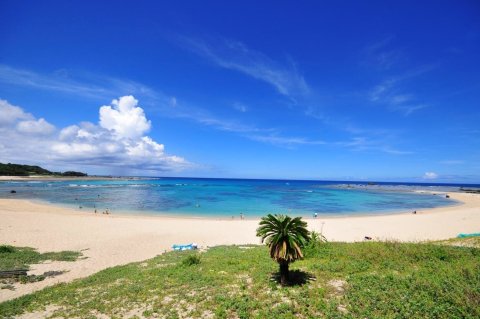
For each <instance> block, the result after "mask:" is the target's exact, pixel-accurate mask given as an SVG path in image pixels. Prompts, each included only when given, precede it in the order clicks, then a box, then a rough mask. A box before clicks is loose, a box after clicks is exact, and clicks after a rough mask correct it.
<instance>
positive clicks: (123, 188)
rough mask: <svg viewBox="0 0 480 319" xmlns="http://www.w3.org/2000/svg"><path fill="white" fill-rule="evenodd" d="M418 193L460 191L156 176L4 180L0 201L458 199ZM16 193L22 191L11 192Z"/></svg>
mask: <svg viewBox="0 0 480 319" xmlns="http://www.w3.org/2000/svg"><path fill="white" fill-rule="evenodd" d="M416 189H432V190H437V189H441V190H455V189H458V187H455V186H449V187H447V186H438V185H437V186H435V185H419V184H409V185H405V184H404V185H399V184H394V183H390V184H389V183H381V184H380V185H375V186H367V185H366V184H359V183H355V186H354V187H352V188H349V187H348V186H347V185H346V183H345V182H326V181H295V180H238V179H202V178H152V179H112V180H102V181H99V180H77V181H55V182H54V181H29V182H24V181H5V182H0V197H2V198H21V199H33V200H41V201H46V202H50V203H54V204H61V205H66V206H71V207H74V208H77V209H80V207H82V208H81V209H82V210H83V211H87V212H93V211H94V209H97V210H98V211H99V212H101V211H103V210H105V209H107V208H108V209H109V211H111V212H112V213H127V212H128V213H129V214H164V215H184V216H198V217H221V218H230V217H231V216H235V217H236V218H238V216H239V215H240V213H243V214H244V216H245V217H246V218H249V217H260V216H263V215H265V214H267V213H287V214H290V215H296V216H304V217H311V216H312V215H313V214H314V213H315V212H316V213H318V215H319V216H324V215H329V216H331V215H335V216H342V215H355V214H384V213H394V212H400V211H413V210H419V209H425V208H432V207H438V206H445V205H454V204H456V202H455V201H453V200H450V199H447V198H445V197H444V196H439V195H436V196H435V195H432V194H420V193H416V192H413V190H416ZM11 190H15V191H16V193H13V194H12V193H10V191H11Z"/></svg>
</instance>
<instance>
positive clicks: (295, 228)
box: [257, 214, 310, 286]
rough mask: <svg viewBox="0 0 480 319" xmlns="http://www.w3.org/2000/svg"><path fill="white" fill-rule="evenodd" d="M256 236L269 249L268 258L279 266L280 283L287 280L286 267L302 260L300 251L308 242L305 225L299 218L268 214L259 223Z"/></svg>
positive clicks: (285, 282) (284, 283)
mask: <svg viewBox="0 0 480 319" xmlns="http://www.w3.org/2000/svg"><path fill="white" fill-rule="evenodd" d="M257 236H258V237H261V238H262V243H263V242H265V243H266V244H267V246H268V247H269V248H270V257H272V259H273V260H275V261H276V262H277V263H278V264H279V265H280V283H281V284H282V286H285V285H286V284H287V282H288V280H289V278H288V266H289V264H290V263H292V262H294V261H295V260H297V259H301V258H303V254H302V249H301V247H303V246H304V245H305V244H306V243H307V242H308V240H309V238H310V237H309V232H308V230H307V223H306V222H304V221H303V220H302V218H301V217H295V218H291V217H290V216H287V215H272V214H268V215H267V216H266V217H263V218H262V220H261V221H260V227H258V228H257Z"/></svg>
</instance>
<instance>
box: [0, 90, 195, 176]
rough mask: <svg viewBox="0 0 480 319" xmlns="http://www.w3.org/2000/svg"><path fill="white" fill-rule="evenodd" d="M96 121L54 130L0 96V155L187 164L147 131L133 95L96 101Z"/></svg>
mask: <svg viewBox="0 0 480 319" xmlns="http://www.w3.org/2000/svg"><path fill="white" fill-rule="evenodd" d="M99 116H100V119H99V123H98V124H94V123H91V122H81V123H78V124H75V125H70V126H67V127H64V128H62V129H59V130H57V129H56V128H55V127H54V126H53V125H52V124H50V123H48V122H47V121H46V120H45V119H43V118H40V119H36V118H35V117H34V116H33V115H31V114H29V113H26V112H25V111H23V109H22V108H20V107H18V106H14V105H11V104H10V103H8V102H7V101H5V100H0V149H2V153H3V154H2V156H0V161H22V160H23V161H28V162H30V161H32V160H36V161H37V162H44V161H45V162H55V163H66V164H82V165H95V166H103V167H105V166H108V167H124V168H130V169H136V170H157V171H172V170H173V171H178V170H181V169H184V168H186V167H188V166H190V163H189V162H187V161H186V160H185V159H184V158H182V157H178V156H172V155H167V154H166V153H165V147H164V145H163V144H159V143H157V142H156V141H154V140H153V139H152V138H151V137H149V136H146V135H145V134H146V133H147V132H148V131H149V130H150V128H151V122H150V121H149V120H148V119H147V118H146V116H145V113H144V111H143V109H142V108H141V107H139V106H138V101H137V100H136V99H135V98H134V97H133V96H123V97H121V98H119V99H118V100H117V99H116V100H113V101H112V103H111V105H104V106H102V107H100V111H99Z"/></svg>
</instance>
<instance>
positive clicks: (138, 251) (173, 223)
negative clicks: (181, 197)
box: [0, 193, 480, 302]
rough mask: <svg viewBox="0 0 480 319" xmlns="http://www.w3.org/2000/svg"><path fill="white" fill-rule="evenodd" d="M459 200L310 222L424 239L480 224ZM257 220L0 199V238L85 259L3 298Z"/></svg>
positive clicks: (211, 241) (344, 234) (240, 230)
mask: <svg viewBox="0 0 480 319" xmlns="http://www.w3.org/2000/svg"><path fill="white" fill-rule="evenodd" d="M450 196H451V198H452V199H455V200H458V201H460V202H462V204H460V205H456V206H450V207H442V208H435V209H429V210H419V211H417V214H415V215H414V214H412V213H410V212H409V213H403V214H396V215H382V216H360V217H339V218H317V219H313V218H312V219H308V220H307V221H308V225H309V228H310V229H311V230H316V231H320V230H321V229H323V234H324V235H325V236H326V238H327V239H328V240H330V241H349V242H351V241H361V240H364V237H365V236H370V237H372V238H373V239H376V240H386V239H388V240H400V241H424V240H438V239H447V238H452V237H455V236H456V235H457V234H459V233H473V232H480V194H466V193H450ZM257 226H258V220H253V219H249V220H239V219H238V218H237V219H235V220H216V219H203V218H172V217H157V216H128V215H115V214H113V215H102V214H94V213H93V212H87V211H80V210H74V209H68V208H64V207H58V206H54V205H50V204H43V203H37V202H32V201H28V200H16V199H0V243H1V244H10V245H15V246H29V247H34V248H37V249H39V251H41V252H45V251H60V250H77V251H78V250H82V251H83V254H84V256H86V257H88V258H86V259H82V260H78V261H76V262H72V263H69V262H55V263H50V264H48V263H47V264H42V265H34V266H32V271H31V273H35V274H42V273H43V272H44V271H46V270H67V271H68V272H67V273H65V274H63V275H60V276H57V277H55V278H48V279H46V280H44V281H41V282H37V283H33V284H27V285H21V284H18V285H16V290H14V291H10V290H5V289H3V290H0V302H1V301H4V300H9V299H12V298H16V297H18V296H21V295H24V294H27V293H30V292H32V291H36V290H39V289H41V288H43V287H46V286H50V285H52V284H55V283H57V282H67V281H71V280H73V279H76V278H81V277H85V276H88V275H91V274H93V273H96V272H98V271H100V270H102V269H105V268H108V267H112V266H116V265H121V264H126V263H129V262H134V261H142V260H145V259H148V258H152V257H154V256H156V255H158V254H161V253H163V252H164V251H166V250H170V247H171V246H172V244H175V243H191V242H196V243H197V244H198V245H199V246H202V247H207V246H214V245H230V244H258V243H259V239H258V238H257V237H256V236H255V229H256V228H257Z"/></svg>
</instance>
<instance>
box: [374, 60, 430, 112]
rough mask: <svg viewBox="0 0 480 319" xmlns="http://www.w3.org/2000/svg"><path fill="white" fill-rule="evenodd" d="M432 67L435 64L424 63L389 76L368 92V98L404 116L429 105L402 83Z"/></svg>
mask: <svg viewBox="0 0 480 319" xmlns="http://www.w3.org/2000/svg"><path fill="white" fill-rule="evenodd" d="M434 68H435V65H425V66H422V67H420V68H417V69H414V70H411V71H409V72H406V73H404V74H402V75H399V76H392V77H389V78H388V79H386V80H383V81H382V82H380V83H379V84H377V85H376V86H374V87H373V88H372V89H371V90H370V92H368V99H369V100H370V101H371V102H373V103H377V104H381V105H385V106H386V107H387V109H388V110H390V111H393V112H399V113H402V114H403V115H404V116H408V115H410V114H412V113H413V112H415V111H418V110H421V109H423V108H426V107H429V105H428V103H424V102H422V101H420V99H419V98H418V97H417V96H416V95H415V94H413V93H412V92H410V91H408V90H405V89H403V84H404V82H405V81H407V80H409V79H411V78H414V77H417V76H421V75H423V74H425V73H426V72H429V71H430V70H433V69H434Z"/></svg>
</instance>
